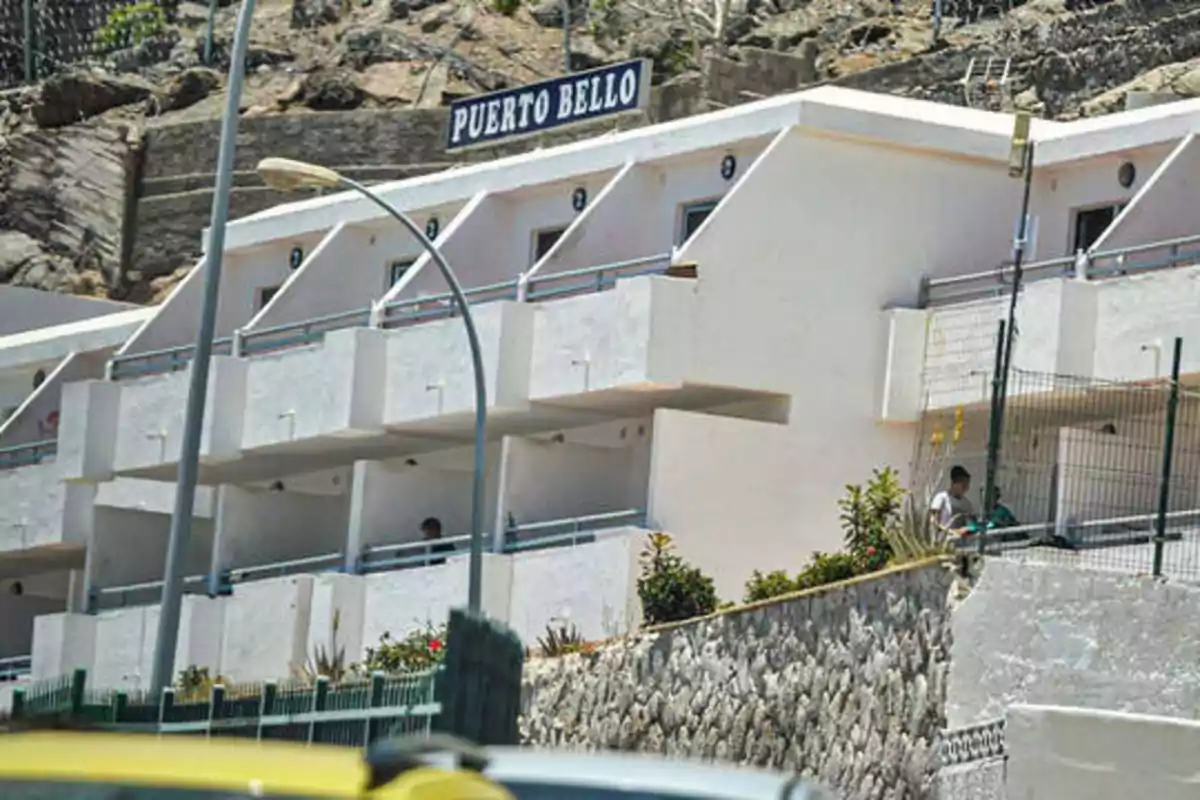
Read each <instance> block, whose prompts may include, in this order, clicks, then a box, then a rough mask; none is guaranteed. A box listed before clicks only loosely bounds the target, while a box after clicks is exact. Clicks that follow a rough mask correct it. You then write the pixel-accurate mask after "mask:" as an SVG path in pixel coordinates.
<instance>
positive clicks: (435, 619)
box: [355, 553, 512, 659]
mask: <svg viewBox="0 0 1200 800" xmlns="http://www.w3.org/2000/svg"><path fill="white" fill-rule="evenodd" d="M467 562H468V557H467V556H456V557H454V558H449V559H447V560H446V563H445V564H439V565H437V566H433V567H420V568H418V569H404V570H398V571H396V572H380V573H376V574H373V575H367V576H366V577H365V578H363V580H364V581H366V587H367V588H366V596H365V600H364V608H363V634H362V644H363V647H364V648H365V647H374V646H375V645H377V644H378V643H379V639H380V637H381V636H382V635H383V634H384V633H385V632H386V633H390V634H391V636H392V638H393V639H403V638H404V637H405V636H406V635H408V634H409V633H411V632H412V631H415V630H418V629H421V628H423V627H425V625H426V624H429V623H432V624H433V625H435V626H440V625H442V624H443V623H445V621H446V620H447V619H448V618H449V614H450V610H451V609H452V608H461V607H464V606H465V605H466V603H467V567H468V563H467ZM482 589H483V596H482V602H481V604H480V605H481V607H482V609H483V611H484V613H486V614H487V615H488V616H490V617H492V618H494V619H497V620H499V621H500V622H507V621H508V620H507V617H508V609H509V602H510V598H511V596H512V563H511V561H510V560H509V558H508V556H501V555H494V554H492V553H485V554H484V556H483V585H482ZM355 658H356V659H357V658H358V656H355Z"/></svg>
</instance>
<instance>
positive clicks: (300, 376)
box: [241, 328, 387, 454]
mask: <svg viewBox="0 0 1200 800" xmlns="http://www.w3.org/2000/svg"><path fill="white" fill-rule="evenodd" d="M386 337H387V334H386V333H384V332H383V331H379V330H373V329H364V328H346V329H342V330H337V331H331V332H330V333H328V334H326V335H325V337H324V339H323V341H321V342H320V343H319V344H317V345H314V346H311V347H302V348H298V349H295V350H288V351H283V352H278V353H272V354H269V355H264V356H259V357H256V358H251V359H247V360H246V361H245V364H246V404H245V410H244V422H243V426H242V431H243V435H242V441H241V447H242V449H243V451H245V452H246V453H248V454H253V453H263V452H271V451H279V452H286V451H288V450H293V449H296V448H298V447H299V448H305V447H307V448H311V447H312V446H313V445H314V443H317V442H319V441H321V440H327V439H356V438H368V437H372V436H377V435H381V434H382V433H383V428H382V418H381V417H382V414H381V408H382V385H383V374H384V358H385V352H386V350H385V342H386Z"/></svg>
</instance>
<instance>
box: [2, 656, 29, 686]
mask: <svg viewBox="0 0 1200 800" xmlns="http://www.w3.org/2000/svg"><path fill="white" fill-rule="evenodd" d="M32 669H33V656H9V657H8V658H0V683H11V682H12V681H18V680H20V679H21V678H24V677H25V676H26V675H28V674H29V673H30V672H31V671H32Z"/></svg>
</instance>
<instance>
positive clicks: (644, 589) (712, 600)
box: [637, 533, 717, 625]
mask: <svg viewBox="0 0 1200 800" xmlns="http://www.w3.org/2000/svg"><path fill="white" fill-rule="evenodd" d="M640 560H641V575H639V576H638V581H637V590H638V597H640V598H641V601H642V618H643V620H644V621H645V622H646V624H647V625H656V624H659V623H663V622H678V621H679V620H684V619H691V618H692V617H701V616H704V615H705V614H711V613H712V612H713V611H715V610H716V608H717V590H716V589H715V588H714V587H713V581H712V578H710V577H708V576H707V575H705V574H704V573H703V572H701V571H700V570H699V569H697V568H696V567H693V566H690V565H689V564H688V563H687V562H685V561H684V560H683V559H682V558H681V557H680V556H679V554H678V553H676V552H675V547H674V545H673V544H672V543H671V537H670V536H668V535H667V534H665V533H652V534H650V540H649V541H648V542H647V543H646V548H645V549H644V550H643V551H642V554H641V559H640Z"/></svg>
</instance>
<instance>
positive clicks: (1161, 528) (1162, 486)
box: [1154, 336, 1183, 578]
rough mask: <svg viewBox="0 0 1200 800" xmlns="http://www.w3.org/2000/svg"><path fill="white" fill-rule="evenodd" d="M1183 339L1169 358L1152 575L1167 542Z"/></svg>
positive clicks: (1158, 570) (1177, 339) (1157, 571)
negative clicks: (1168, 379) (1169, 373)
mask: <svg viewBox="0 0 1200 800" xmlns="http://www.w3.org/2000/svg"><path fill="white" fill-rule="evenodd" d="M1182 357H1183V339H1182V338H1180V337H1178V336H1176V337H1175V352H1174V354H1173V356H1172V358H1171V386H1170V393H1169V394H1168V395H1167V419H1166V424H1165V425H1164V428H1165V429H1164V431H1163V458H1162V473H1161V475H1159V479H1158V517H1157V519H1155V521H1154V577H1156V578H1161V577H1162V567H1163V547H1164V545H1165V544H1166V542H1167V509H1168V507H1169V506H1170V503H1171V456H1172V453H1173V451H1174V450H1175V415H1176V413H1177V411H1178V409H1179V367H1180V363H1179V362H1180V360H1181V359H1182Z"/></svg>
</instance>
